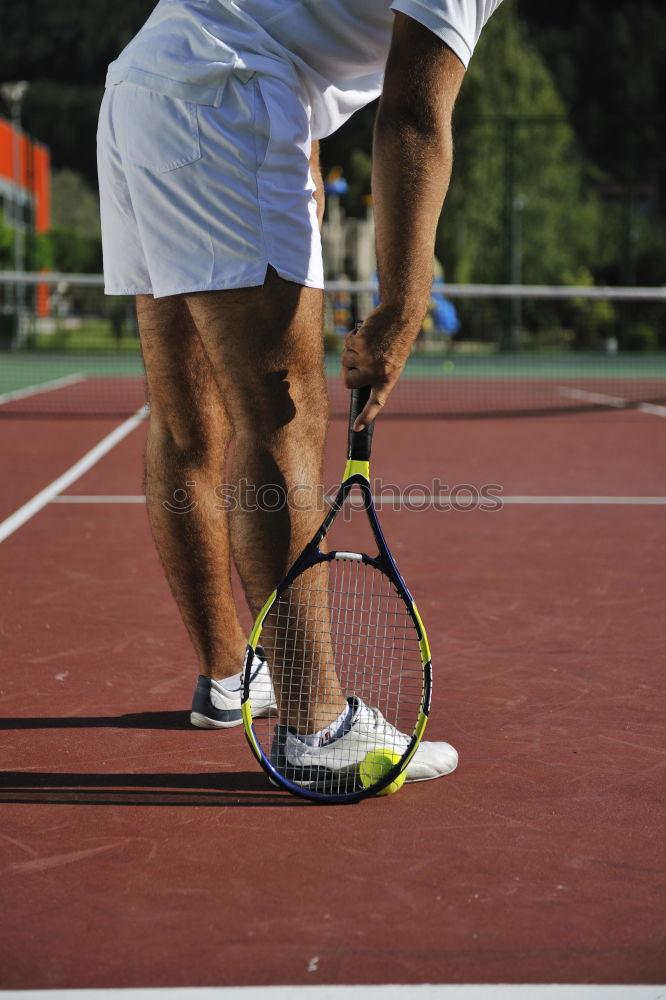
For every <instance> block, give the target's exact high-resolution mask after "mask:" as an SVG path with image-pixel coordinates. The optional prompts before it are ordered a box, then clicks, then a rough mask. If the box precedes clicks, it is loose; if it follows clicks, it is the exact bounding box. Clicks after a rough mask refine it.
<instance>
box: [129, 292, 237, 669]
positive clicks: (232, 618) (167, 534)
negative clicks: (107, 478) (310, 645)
mask: <svg viewBox="0 0 666 1000" xmlns="http://www.w3.org/2000/svg"><path fill="white" fill-rule="evenodd" d="M137 315H138V320H139V332H140V335H141V345H142V350H143V356H144V362H145V367H146V375H147V381H148V394H149V398H150V403H151V415H150V426H149V432H148V443H147V447H146V501H147V507H148V517H149V520H150V525H151V529H152V533H153V538H154V540H155V544H156V546H157V550H158V552H159V555H160V558H161V560H162V564H163V566H164V570H165V573H166V576H167V580H168V582H169V585H170V586H171V590H172V592H173V594H174V597H175V599H176V602H177V604H178V607H179V609H180V612H181V615H182V618H183V621H184V622H185V625H186V627H187V629H188V632H189V635H190V638H191V640H192V643H193V645H194V648H195V650H196V653H197V656H198V658H199V663H200V672H201V673H203V674H206V675H208V676H211V677H217V678H223V677H227V676H229V675H230V674H233V673H234V672H236V671H237V670H239V669H240V668H241V666H242V662H243V654H244V649H245V643H246V636H245V633H244V630H243V628H242V626H241V624H240V622H239V620H238V615H237V612H236V607H235V605H234V600H233V595H232V589H231V575H230V542H229V524H228V516H227V514H226V513H225V512H224V510H221V509H219V508H220V500H219V497H218V496H217V495H216V492H215V491H216V489H217V488H218V487H219V485H220V484H221V483H223V482H224V478H223V477H224V467H225V457H226V452H227V448H228V445H229V442H230V439H231V435H232V426H231V422H230V419H229V416H228V414H227V411H226V409H225V407H224V404H223V402H222V398H221V395H220V392H219V389H218V386H217V383H216V381H215V378H214V376H213V372H212V369H211V365H210V361H209V359H208V357H207V355H206V352H205V350H204V348H203V345H202V343H201V339H200V337H199V335H198V333H197V331H196V328H195V326H194V323H193V321H192V318H191V316H190V313H189V310H188V309H187V305H186V303H185V301H184V299H183V298H182V297H180V296H172V297H168V298H163V299H153V298H152V296H148V295H142V296H139V297H138V298H137Z"/></svg>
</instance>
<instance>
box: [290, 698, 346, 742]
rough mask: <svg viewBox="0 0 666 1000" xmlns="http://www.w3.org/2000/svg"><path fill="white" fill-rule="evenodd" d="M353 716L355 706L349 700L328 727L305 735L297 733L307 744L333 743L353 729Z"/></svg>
mask: <svg viewBox="0 0 666 1000" xmlns="http://www.w3.org/2000/svg"><path fill="white" fill-rule="evenodd" d="M353 718H354V706H353V705H352V704H350V702H347V707H346V708H345V709H344V711H342V712H340V715H339V716H338V717H337V719H336V720H335V722H332V723H331V725H330V726H327V727H326V729H320V730H319V731H318V732H316V733H307V734H305V735H301V734H300V733H296V735H297V737H298V738H299V740H300V741H301V742H302V743H305V744H306V746H309V747H323V746H324V745H325V744H326V743H333V741H334V740H339V739H340V737H341V736H344V735H345V733H348V732H349V730H350V729H351V724H352V719H353Z"/></svg>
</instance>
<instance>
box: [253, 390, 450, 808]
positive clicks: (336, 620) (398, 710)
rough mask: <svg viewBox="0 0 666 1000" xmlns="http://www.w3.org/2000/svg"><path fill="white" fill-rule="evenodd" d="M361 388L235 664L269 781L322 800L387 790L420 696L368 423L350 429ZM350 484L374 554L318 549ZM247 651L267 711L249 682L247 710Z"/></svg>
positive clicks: (419, 637)
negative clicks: (325, 492)
mask: <svg viewBox="0 0 666 1000" xmlns="http://www.w3.org/2000/svg"><path fill="white" fill-rule="evenodd" d="M369 395H370V389H369V387H366V388H362V389H355V390H353V391H352V394H351V406H350V414H349V446H348V452H347V464H346V467H345V473H344V478H343V480H342V483H341V485H340V487H339V489H338V492H337V495H336V497H335V499H334V500H333V503H332V505H331V507H330V509H329V511H328V513H327V515H326V517H325V518H324V521H323V523H322V525H321V527H320V528H319V530H318V531H317V533H316V535H315V536H314V538H313V539H312V541H311V542H310V543H309V544H308V545H306V547H305V549H304V550H303V552H302V553H301V554H300V556H299V557H298V558H297V559H296V561H295V563H294V564H293V566H292V567H291V569H289V571H288V572H287V574H286V576H285V577H284V579H283V580H282V582H281V583H280V584H279V586H278V587H277V588H276V589H275V591H274V592H273V593H272V594H271V596H270V597H269V598H268V600H267V601H266V603H265V605H264V607H263V608H262V610H261V612H260V613H259V615H258V617H257V620H256V622H255V624H254V628H253V629H252V633H251V635H250V638H249V642H248V647H247V656H246V660H245V668H244V672H243V684H242V691H241V708H242V713H243V724H244V727H245V734H246V736H247V739H248V742H249V744H250V747H251V748H252V751H253V753H254V755H255V757H256V758H257V760H258V761H259V763H260V764H261V766H262V767H263V768H264V770H265V771H266V772H267V774H268V776H269V778H270V779H271V780H272V781H273V782H274V783H276V784H278V785H281V786H282V787H283V788H285V789H287V790H288V791H289V792H292V793H293V794H295V795H299V796H303V797H305V798H308V799H311V800H317V801H325V802H338V803H345V802H355V801H358V800H359V799H362V798H365V797H366V796H369V795H374V794H377V793H382V792H383V793H384V794H386V793H387V792H390V791H394V790H396V789H397V787H399V785H400V784H401V781H402V780H404V779H403V777H402V776H403V772H404V771H405V769H406V768H407V765H408V764H409V761H410V760H411V758H412V757H413V755H414V753H415V752H416V749H417V747H418V744H419V741H420V739H421V736H422V735H423V731H424V729H425V725H426V722H427V718H428V711H429V706H430V694H431V687H432V673H431V662H430V650H429V647H428V640H427V638H426V633H425V629H424V627H423V624H422V622H421V618H420V616H419V613H418V611H417V609H416V605H415V604H414V601H413V600H412V597H411V595H410V593H409V591H408V589H407V587H406V585H405V583H404V581H403V579H402V577H401V576H400V573H399V572H398V569H397V566H396V564H395V560H394V559H393V557H392V555H391V553H390V552H389V549H388V546H387V544H386V541H385V539H384V536H383V534H382V531H381V528H380V525H379V521H378V519H377V514H376V511H375V507H374V503H373V499H372V492H371V487H370V452H371V445H372V434H373V425H372V424H371V425H369V426H368V427H366V428H365V429H364V430H362V431H359V432H356V431H354V430H353V425H354V422H355V420H356V418H357V416H358V415H359V414H360V413H361V411H362V410H363V407H364V406H365V404H366V402H367V400H368V398H369ZM355 487H356V488H358V490H360V494H361V507H360V509H361V510H364V511H365V514H366V515H367V518H368V520H369V522H370V527H371V529H372V536H373V537H374V541H375V543H376V546H377V552H376V553H375V554H374V555H369V554H367V553H365V552H355V551H346V550H341V549H338V550H336V551H330V552H329V551H326V549H327V544H326V539H327V535H328V533H329V531H330V529H331V527H332V525H333V523H334V521H335V520H336V518H337V517H338V515H339V514H340V511H341V510H342V509H343V507H344V506H345V505H346V504H348V503H350V499H351V495H352V493H354V494H355V499H354V501H353V505H354V510H356V509H357V506H358V503H357V499H356V491H355ZM343 520H344V519H343ZM341 530H342V531H344V527H343V528H342V529H341ZM257 656H258V657H259V658H263V657H265V662H266V664H267V667H268V671H269V672H270V677H271V681H272V684H273V688H274V691H275V698H274V700H273V705H272V706H271V707H270V708H268V710H267V709H266V702H267V699H266V693H265V691H261V699H260V697H259V692H257V695H256V703H257V704H256V707H257V711H256V713H255V716H253V690H252V688H253V685H252V680H253V678H254V677H255V676H256V669H257V668H256V663H257V660H256V657H257ZM313 706H315V707H313ZM341 709H342V711H340V710H341ZM327 711H328V715H327V714H326V712H327ZM259 713H261V714H260V717H256V716H259ZM339 713H340V714H339ZM336 717H337V724H338V729H339V728H340V726H341V725H342V727H343V731H342V735H337V736H334V737H333V738H332V739H331V740H330V741H329V740H328V737H329V735H330V729H327V727H328V726H329V725H330V724H333V723H334V720H335V719H336ZM341 720H342V722H341ZM322 723H323V728H322ZM313 743H314V745H312V744H313Z"/></svg>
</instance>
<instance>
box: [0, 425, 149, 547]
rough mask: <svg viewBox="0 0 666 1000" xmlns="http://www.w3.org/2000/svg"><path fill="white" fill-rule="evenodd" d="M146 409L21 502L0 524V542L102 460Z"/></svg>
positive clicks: (131, 429)
mask: <svg viewBox="0 0 666 1000" xmlns="http://www.w3.org/2000/svg"><path fill="white" fill-rule="evenodd" d="M147 412H148V411H147V407H145V406H142V407H141V409H140V410H138V411H137V412H136V413H135V414H134V416H133V417H130V418H129V419H128V420H125V421H124V423H122V424H120V426H119V427H116V428H115V430H113V431H111V433H110V434H107V436H106V437H105V438H102V440H101V441H100V442H99V444H96V445H95V447H94V448H91V450H90V451H89V452H87V454H85V455H84V456H83V458H80V459H79V461H78V462H76V463H75V464H74V465H73V466H72V467H71V468H70V469H68V470H67V472H63V474H62V476H58V478H57V479H54V481H53V482H52V483H50V484H49V485H48V486H46V487H45V488H44V489H43V490H40V492H39V493H36V494H35V496H34V497H32V499H31V500H28V502H27V503H24V504H23V506H22V507H19V509H18V510H16V511H14V513H13V514H11V515H10V516H9V517H8V518H6V519H5V520H4V521H2V523H0V542H4V540H5V539H6V538H9V536H10V535H11V534H13V533H14V532H15V531H16V530H17V529H18V528H20V527H21V525H23V524H25V523H26V521H29V520H30V518H31V517H34V516H35V514H37V513H39V511H40V510H42V508H43V507H45V506H46V505H47V504H48V503H50V502H51V501H52V500H53V499H54V498H55V497H57V495H58V494H59V493H61V492H62V490H65V489H67V487H68V486H71V485H72V483H75V482H76V480H77V479H80V478H81V476H82V475H83V474H84V473H86V472H88V470H89V469H92V467H93V466H94V465H96V464H97V462H99V460H100V458H103V457H104V455H106V454H107V453H108V452H109V451H111V449H112V448H114V447H115V446H116V445H117V444H118V442H119V441H122V440H123V438H125V437H127V435H128V434H131V432H132V431H133V430H134V428H135V427H138V425H139V424H140V423H141V421H142V420H143V419H144V418H145V416H146V414H147Z"/></svg>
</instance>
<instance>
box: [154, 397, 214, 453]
mask: <svg viewBox="0 0 666 1000" xmlns="http://www.w3.org/2000/svg"><path fill="white" fill-rule="evenodd" d="M229 440H230V433H229V432H228V431H227V428H226V427H225V424H224V423H223V422H222V421H219V420H218V421H216V420H214V419H213V418H212V415H211V414H210V413H206V412H205V411H203V412H202V411H201V409H199V408H196V407H191V408H176V407H169V406H153V405H151V412H150V425H149V445H150V447H151V449H157V450H159V452H160V453H161V454H162V455H163V456H165V457H166V458H168V459H169V460H170V461H173V462H177V463H178V464H183V465H204V464H207V463H208V462H210V461H211V460H215V461H217V460H219V459H221V458H223V457H224V454H225V452H226V449H227V446H228V444H229Z"/></svg>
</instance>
